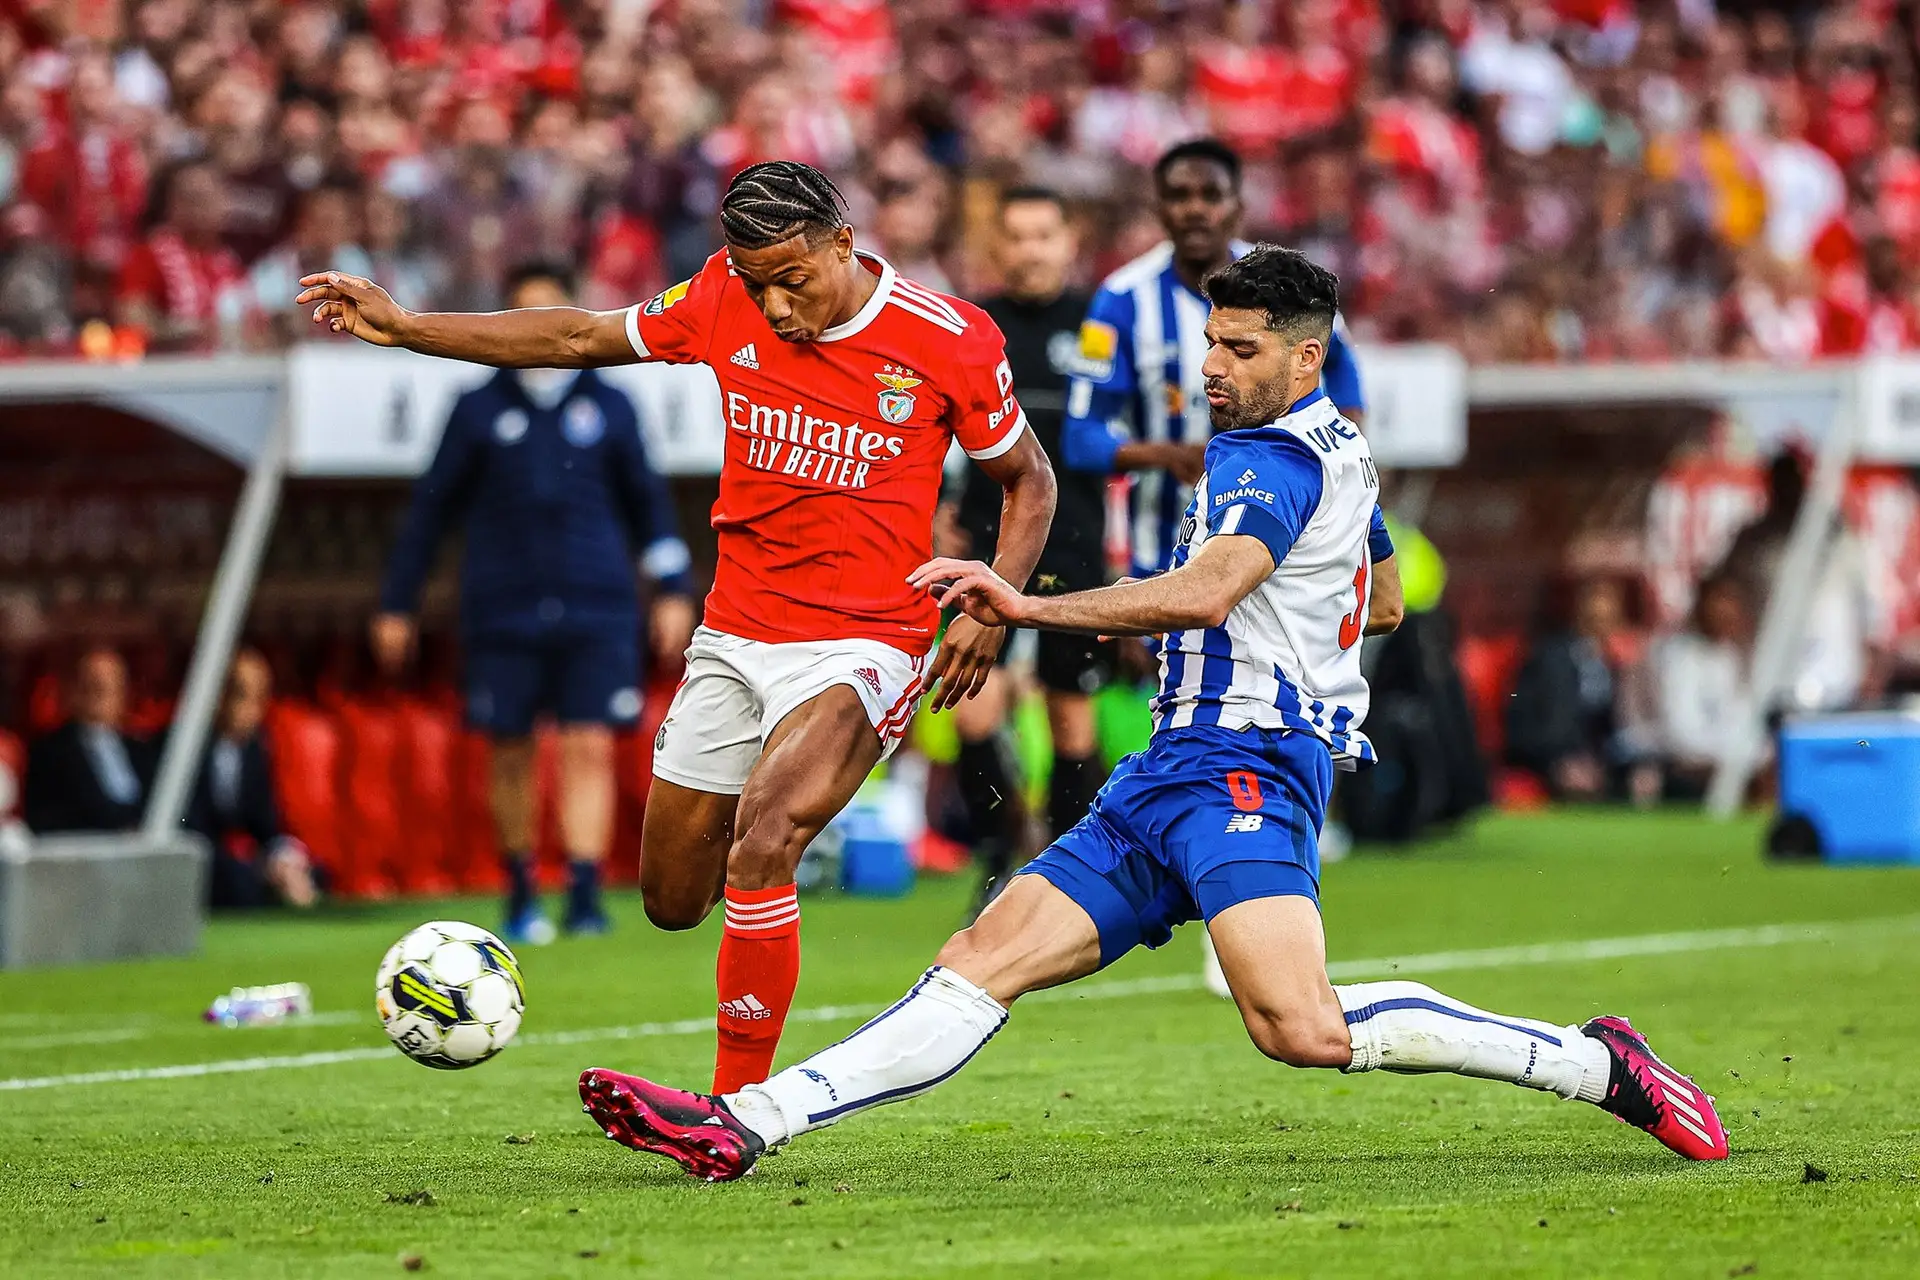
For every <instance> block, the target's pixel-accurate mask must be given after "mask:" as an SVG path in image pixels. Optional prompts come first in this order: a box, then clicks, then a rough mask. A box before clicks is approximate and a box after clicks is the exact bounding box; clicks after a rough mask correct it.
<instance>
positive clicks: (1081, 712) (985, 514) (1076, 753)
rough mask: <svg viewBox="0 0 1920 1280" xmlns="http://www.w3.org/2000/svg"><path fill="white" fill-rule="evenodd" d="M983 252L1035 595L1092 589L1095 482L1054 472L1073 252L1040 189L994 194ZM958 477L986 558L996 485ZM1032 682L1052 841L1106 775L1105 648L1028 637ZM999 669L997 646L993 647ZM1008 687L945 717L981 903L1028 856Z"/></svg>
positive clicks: (1078, 317) (1071, 311)
mask: <svg viewBox="0 0 1920 1280" xmlns="http://www.w3.org/2000/svg"><path fill="white" fill-rule="evenodd" d="M998 230H999V237H998V240H997V244H996V249H995V257H996V259H997V261H998V264H999V267H1000V272H1001V280H1002V284H1003V287H1004V292H1002V293H1000V294H998V295H996V296H994V297H991V298H983V299H981V300H980V306H981V307H982V308H983V309H984V310H985V311H986V313H987V314H988V315H990V316H992V317H993V320H994V323H995V324H997V325H999V326H1000V330H1001V332H1002V333H1004V334H1005V335H1006V339H1007V360H1008V362H1009V363H1010V364H1011V365H1012V366H1013V389H1014V395H1015V396H1016V397H1017V398H1018V399H1019V402H1020V406H1021V407H1022V408H1023V409H1025V410H1026V414H1027V422H1028V424H1029V425H1030V426H1031V427H1032V429H1033V431H1034V434H1035V435H1036V436H1038V437H1039V440H1040V444H1041V446H1042V447H1043V448H1044V449H1046V451H1047V456H1048V457H1049V458H1051V459H1053V470H1054V476H1055V478H1056V480H1057V481H1058V484H1059V491H1060V498H1059V505H1058V507H1057V508H1056V509H1055V512H1054V517H1053V532H1052V533H1051V534H1050V535H1049V537H1048V539H1047V546H1046V550H1045V551H1043V552H1042V553H1041V555H1040V564H1039V567H1038V568H1037V569H1036V570H1035V572H1034V590H1035V591H1036V592H1038V593H1040V594H1043V595H1050V594H1057V593H1060V592H1066V591H1085V590H1088V589H1089V588H1092V587H1098V586H1103V585H1105V582H1106V574H1105V570H1104V550H1103V548H1104V543H1105V533H1106V501H1105V489H1106V477H1105V476H1102V475H1098V474H1094V473H1091V472H1086V471H1069V470H1066V469H1065V468H1063V467H1062V466H1061V465H1060V426H1061V423H1062V422H1063V421H1064V420H1065V418H1066V412H1067V378H1068V376H1069V375H1070V374H1071V373H1072V372H1073V367H1074V362H1075V361H1076V360H1077V359H1078V358H1079V350H1080V347H1079V334H1080V322H1081V321H1082V320H1083V319H1085V318H1086V314H1087V302H1088V300H1089V295H1087V294H1086V293H1083V292H1081V291H1080V290H1078V289H1073V288H1069V287H1068V273H1069V271H1071V269H1072V266H1073V262H1074V259H1075V258H1076V257H1077V256H1078V254H1079V250H1080V246H1079V242H1078V237H1076V236H1075V234H1074V230H1073V227H1072V225H1071V224H1070V223H1069V222H1068V220H1067V211H1066V206H1065V205H1064V204H1063V203H1062V201H1061V199H1060V197H1059V195H1057V194H1056V193H1054V192H1052V191H1049V190H1046V189H1044V188H1040V187H1016V188H1014V189H1012V190H1010V191H1008V192H1007V193H1006V194H1005V195H1004V196H1002V197H1001V201H1000V225H999V228H998ZM981 481H982V477H981V475H980V473H979V471H978V470H977V469H975V468H971V467H970V468H968V471H967V482H966V485H965V487H964V488H963V489H962V490H961V494H960V502H959V510H958V512H957V517H958V524H959V527H960V530H961V532H963V533H964V534H965V535H966V538H967V540H968V547H967V550H966V553H965V554H967V555H969V556H972V557H975V558H977V559H984V560H991V559H992V558H993V551H994V542H995V539H996V537H997V535H998V533H999V526H1000V499H1001V491H1000V486H998V485H996V484H991V483H982V482H981ZM1038 641H1039V650H1038V656H1037V658H1036V661H1035V673H1036V674H1037V675H1038V676H1039V679H1040V684H1041V686H1042V687H1043V688H1044V689H1045V690H1046V698H1047V723H1048V725H1049V726H1050V728H1051V729H1052V732H1053V778H1052V783H1051V785H1050V787H1049V793H1048V800H1047V825H1048V827H1049V828H1050V829H1051V830H1052V832H1053V834H1055V835H1058V834H1059V833H1061V832H1062V831H1065V830H1067V829H1068V828H1069V827H1071V826H1073V825H1074V824H1075V823H1076V822H1078V821H1079V820H1080V819H1081V818H1082V817H1084V816H1085V815H1086V812H1087V807H1088V806H1089V805H1090V804H1091V803H1092V801H1093V795H1094V792H1096V791H1098V790H1099V789H1100V784H1101V783H1102V782H1103V781H1104V780H1105V778H1106V770H1105V769H1104V768H1103V767H1102V765H1101V762H1100V760H1099V743H1098V741H1097V740H1096V738H1095V734H1094V717H1093V697H1092V695H1093V694H1095V693H1097V692H1098V691H1099V690H1100V688H1101V686H1103V685H1104V684H1106V682H1107V680H1108V679H1109V678H1110V677H1111V675H1112V671H1113V662H1114V657H1115V655H1114V646H1113V644H1112V643H1111V642H1106V643H1100V642H1097V641H1095V640H1094V639H1093V637H1091V636H1076V635H1066V634H1063V633H1060V632H1054V631H1042V632H1040V633H1039V636H1038ZM1000 656H1001V661H1002V662H1004V661H1005V660H1006V656H1007V647H1005V646H1003V647H1002V649H1001V651H1000ZM1009 695H1010V689H1009V687H1008V682H1007V679H1006V677H1005V676H1004V675H1003V674H1000V673H997V672H996V673H995V674H994V675H993V677H992V678H991V679H989V681H988V683H987V686H986V688H985V689H984V690H983V691H982V692H981V694H980V696H979V697H976V698H973V699H971V700H969V701H964V702H962V703H961V704H960V705H959V706H958V707H956V708H954V713H953V714H954V721H955V727H956V728H957V729H958V730H959V733H960V792H961V796H962V798H963V799H964V800H965V801H966V805H967V812H968V815H969V817H970V818H971V819H972V822H973V827H974V831H975V835H976V839H977V840H978V841H979V843H978V845H977V849H978V852H979V855H980V859H981V861H982V863H983V864H984V867H985V870H986V873H987V879H986V882H985V884H984V885H983V886H982V891H981V903H982V904H983V905H984V904H985V903H986V902H987V901H989V900H990V899H991V898H992V897H993V895H994V894H996V893H998V892H999V890H1000V888H1001V886H1002V885H1003V884H1004V883H1005V882H1006V879H1007V877H1008V875H1009V874H1010V873H1011V872H1012V871H1014V870H1016V869H1017V868H1015V866H1014V865H1013V864H1014V860H1015V859H1016V857H1023V855H1024V854H1025V853H1026V852H1028V851H1029V850H1028V848H1027V846H1028V843H1029V836H1028V832H1027V812H1026V805H1025V804H1023V803H1022V802H1021V798H1020V788H1019V784H1018V782H1017V781H1016V779H1017V777H1018V769H1017V766H1016V765H1015V763H1014V761H1013V759H1012V753H1011V751H1010V750H1009V744H1008V742H1007V736H1006V733H1005V727H1006V722H1007V713H1008V709H1009Z"/></svg>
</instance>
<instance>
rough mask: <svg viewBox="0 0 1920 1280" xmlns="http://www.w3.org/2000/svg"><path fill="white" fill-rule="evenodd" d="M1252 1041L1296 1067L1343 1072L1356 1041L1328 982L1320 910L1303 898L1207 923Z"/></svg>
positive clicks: (1256, 905)
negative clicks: (1348, 1028) (1353, 1040)
mask: <svg viewBox="0 0 1920 1280" xmlns="http://www.w3.org/2000/svg"><path fill="white" fill-rule="evenodd" d="M1207 932H1208V933H1209V934H1210V935H1211V936H1212V938H1213V946H1214V950H1215V951H1216V952H1217V953H1218V954H1219V957H1220V968H1221V971H1222V972H1223V973H1225V974H1226V976H1227V986H1228V988H1229V989H1230V990H1231V991H1232V992H1233V1002H1234V1004H1235V1005H1237V1006H1238V1007H1239V1009H1240V1016H1241V1018H1242V1019H1243V1020H1244V1021H1245V1022H1246V1024H1247V1034H1248V1035H1250V1036H1251V1037H1253V1042H1254V1044H1255V1045H1257V1046H1258V1047H1259V1049H1260V1051H1261V1052H1262V1053H1264V1054H1266V1055H1267V1056H1268V1057H1270V1058H1274V1059H1276V1060H1278V1061H1281V1062H1285V1063H1288V1064H1290V1065H1292V1066H1296V1067H1344V1066H1346V1065H1347V1063H1348V1062H1349V1061H1350V1060H1351V1056H1352V1040H1351V1037H1350V1036H1349V1035H1348V1033H1347V1023H1346V1017H1345V1015H1344V1014H1343V1013H1342V1012H1341V1009H1340V1000H1339V997H1337V996H1336V995H1335V994H1334V991H1333V985H1332V983H1330V982H1329V981H1328V980H1327V942H1326V933H1325V931H1324V929H1323V928H1322V926H1321V922H1320V907H1319V904H1318V903H1316V902H1315V901H1314V900H1313V899H1312V898H1311V897H1308V896H1306V895H1304V894H1297V893H1295V894H1276V895H1272V896H1268V897H1257V898H1248V899H1245V900H1244V901H1241V902H1237V903H1235V904H1234V905H1232V906H1230V907H1227V908H1226V909H1225V910H1223V911H1221V912H1220V913H1219V914H1217V915H1215V916H1214V917H1213V918H1212V919H1211V920H1209V921H1208V922H1207Z"/></svg>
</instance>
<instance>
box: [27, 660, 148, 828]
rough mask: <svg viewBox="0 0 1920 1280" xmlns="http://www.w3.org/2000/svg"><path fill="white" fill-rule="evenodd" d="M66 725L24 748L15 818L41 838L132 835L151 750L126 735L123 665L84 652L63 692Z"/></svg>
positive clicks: (142, 800)
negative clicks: (114, 833)
mask: <svg viewBox="0 0 1920 1280" xmlns="http://www.w3.org/2000/svg"><path fill="white" fill-rule="evenodd" d="M67 711H68V716H69V718H68V720H67V722H66V723H65V724H63V725H61V726H60V727H59V728H58V729H55V730H54V731H53V732H51V733H49V734H46V735H45V736H43V737H41V738H40V739H38V740H37V741H35V742H34V743H33V744H32V745H31V746H29V747H28V748H27V776H26V779H25V781H24V782H23V783H22V785H21V797H20V799H21V816H22V817H23V818H25V819H26V823H27V826H28V827H30V828H31V829H32V830H33V831H35V832H36V833H38V834H40V835H47V834H49V833H52V832H56V831H131V830H132V829H133V828H135V827H137V826H139V825H140V818H141V815H142V814H144V813H145V812H146V807H147V789H148V787H149V786H151V785H152V782H153V763H154V757H153V749H152V744H151V743H149V742H147V741H146V740H145V739H142V738H135V737H132V736H129V735H128V734H127V732H126V729H125V725H126V718H127V664H126V661H125V660H124V659H122V658H121V656H120V655H119V654H118V653H116V652H115V651H114V650H112V649H109V648H104V647H102V648H96V649H89V650H88V651H87V652H86V653H85V654H83V655H81V658H80V661H79V662H78V663H77V664H76V665H75V667H74V672H73V679H72V682H71V683H70V684H69V685H68V688H67Z"/></svg>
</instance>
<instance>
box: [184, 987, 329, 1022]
mask: <svg viewBox="0 0 1920 1280" xmlns="http://www.w3.org/2000/svg"><path fill="white" fill-rule="evenodd" d="M312 1013H313V994H312V993H311V992H309V991H308V990H307V984H306V983H304V982H276V983H273V984H272V985H271V986H265V987H235V988H234V989H233V990H232V991H230V992H228V993H227V994H226V995H224V996H216V997H214V1001H213V1003H212V1004H210V1005H208V1006H207V1011H206V1013H204V1014H202V1015H201V1016H202V1017H203V1018H204V1019H205V1020H206V1021H208V1022H213V1023H217V1024H219V1025H220V1026H223V1027H258V1026H262V1025H265V1024H267V1023H273V1022H283V1021H285V1020H286V1019H288V1018H305V1017H309V1016H311V1015H312Z"/></svg>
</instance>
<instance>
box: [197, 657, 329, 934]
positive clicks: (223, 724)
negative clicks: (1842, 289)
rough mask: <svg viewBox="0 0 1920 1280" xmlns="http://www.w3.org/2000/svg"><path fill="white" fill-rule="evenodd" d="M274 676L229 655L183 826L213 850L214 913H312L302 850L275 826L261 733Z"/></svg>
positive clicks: (312, 890) (269, 766)
mask: <svg viewBox="0 0 1920 1280" xmlns="http://www.w3.org/2000/svg"><path fill="white" fill-rule="evenodd" d="M272 695H273V673H272V671H271V670H270V669H269V668H268V666H267V660H266V659H265V658H263V657H261V656H260V654H259V652H258V651H256V650H253V649H243V650H241V651H240V652H239V653H238V654H236V655H234V659H233V669H232V670H231V671H230V672H228V674H227V688H226V693H225V695H224V696H223V697H222V699H221V702H220V714H219V717H218V718H217V719H216V720H215V722H214V726H213V737H212V740H211V741H209V742H208V743H207V753H206V756H205V758H204V759H203V760H202V761H201V762H200V772H199V773H198V775H196V776H195V778H194V782H193V792H192V794H190V795H189V796H188V798H187V813H186V817H185V819H184V820H183V821H184V825H185V826H186V828H187V829H188V830H189V831H194V832H197V833H199V834H200V835H201V836H202V837H204V838H205V839H206V841H207V843H208V844H209V845H211V846H212V848H213V866H212V871H211V875H210V876H209V883H208V886H207V888H208V896H209V898H210V899H211V900H212V904H213V906H214V907H215V908H216V909H222V910H224V909H227V908H250V907H267V906H274V905H276V904H278V905H284V906H289V907H310V906H312V905H313V904H314V902H315V901H316V900H317V899H318V897H319V892H318V889H317V887H316V886H315V884H314V877H313V864H312V862H311V860H310V859H309V858H308V857H307V851H306V849H305V848H304V847H303V846H302V845H301V844H300V842H299V841H298V840H294V839H292V838H290V837H289V836H288V835H287V833H286V829H285V828H284V827H282V826H281V824H280V805H279V803H278V802H277V801H276V800H275V799H274V795H273V762H272V759H271V757H270V756H269V755H268V754H267V744H266V742H265V740H264V739H263V738H262V736H261V732H260V731H261V728H262V726H263V725H264V724H265V723H266V719H267V702H268V700H269V699H270V698H271V697H272Z"/></svg>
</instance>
